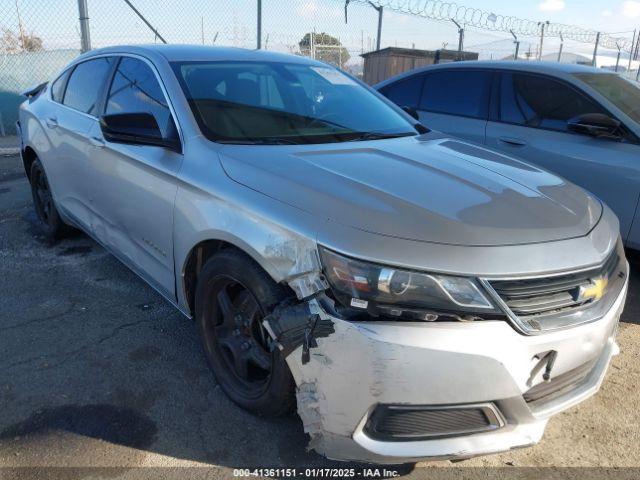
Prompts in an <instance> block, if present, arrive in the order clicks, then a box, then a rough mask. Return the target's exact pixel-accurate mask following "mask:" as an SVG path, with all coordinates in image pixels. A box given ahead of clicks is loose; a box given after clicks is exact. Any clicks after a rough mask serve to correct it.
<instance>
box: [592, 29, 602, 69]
mask: <svg viewBox="0 0 640 480" xmlns="http://www.w3.org/2000/svg"><path fill="white" fill-rule="evenodd" d="M599 43H600V32H598V33H596V46H595V47H594V48H593V59H592V60H591V66H592V67H595V66H596V57H597V56H598V44H599Z"/></svg>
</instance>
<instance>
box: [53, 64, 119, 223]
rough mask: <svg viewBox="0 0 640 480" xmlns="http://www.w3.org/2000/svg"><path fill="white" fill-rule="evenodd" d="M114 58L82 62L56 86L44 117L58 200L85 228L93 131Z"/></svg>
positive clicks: (56, 83)
mask: <svg viewBox="0 0 640 480" xmlns="http://www.w3.org/2000/svg"><path fill="white" fill-rule="evenodd" d="M112 62H113V57H100V58H95V59H92V60H87V61H86V62H82V63H79V64H78V65H76V66H75V67H73V69H72V70H70V71H69V75H68V78H67V77H66V72H65V75H63V76H61V77H60V78H59V79H58V80H56V82H54V84H53V85H52V97H51V108H50V109H49V111H48V115H47V117H46V118H45V119H44V128H45V129H46V131H47V134H48V136H49V139H50V142H51V146H52V155H51V161H49V162H46V164H45V170H46V172H47V177H48V178H49V181H50V182H51V185H52V190H53V192H54V195H55V196H56V203H57V205H58V206H59V207H61V208H62V209H63V210H64V211H65V212H66V213H67V214H70V215H71V216H72V217H73V219H74V220H75V221H77V222H78V223H80V224H81V225H82V226H83V227H85V228H88V225H89V218H90V217H91V214H90V210H91V206H90V204H89V199H88V194H89V191H90V188H91V187H90V185H89V184H88V174H89V173H88V170H87V163H88V161H89V155H90V154H91V148H90V147H91V138H90V130H91V128H92V127H93V125H94V124H96V122H97V114H98V109H99V103H100V100H101V97H100V96H101V93H102V88H103V85H104V84H105V82H106V78H107V76H108V74H109V72H110V70H111V66H112Z"/></svg>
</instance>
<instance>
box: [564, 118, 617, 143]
mask: <svg viewBox="0 0 640 480" xmlns="http://www.w3.org/2000/svg"><path fill="white" fill-rule="evenodd" d="M567 128H568V129H569V131H571V132H575V133H581V134H583V135H591V136H592V137H596V138H612V139H620V138H622V132H621V130H620V122H619V121H618V120H615V119H613V118H611V117H609V116H608V115H604V114H602V113H585V114H583V115H578V116H577V117H573V118H571V119H569V120H568V121H567Z"/></svg>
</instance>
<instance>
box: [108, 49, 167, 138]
mask: <svg viewBox="0 0 640 480" xmlns="http://www.w3.org/2000/svg"><path fill="white" fill-rule="evenodd" d="M105 113H106V114H107V115H109V114H115V113H150V114H151V115H153V116H154V117H155V119H156V122H158V127H160V130H161V131H162V134H163V135H165V136H167V135H168V133H169V129H170V128H172V120H171V113H170V110H169V106H168V104H167V100H166V98H165V96H164V93H163V92H162V88H161V87H160V84H159V83H158V80H157V79H156V76H155V74H154V73H153V70H151V67H149V65H147V64H146V63H145V62H143V61H142V60H138V59H137V58H131V57H122V59H121V60H120V63H119V64H118V68H117V69H116V72H115V75H114V76H113V82H112V83H111V88H110V89H109V96H108V97H107V106H106V109H105Z"/></svg>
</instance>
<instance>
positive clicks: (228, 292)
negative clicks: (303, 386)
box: [195, 249, 295, 417]
mask: <svg viewBox="0 0 640 480" xmlns="http://www.w3.org/2000/svg"><path fill="white" fill-rule="evenodd" d="M289 296H290V293H289V292H288V290H287V289H286V288H284V287H283V286H281V285H278V284H277V283H275V282H274V281H273V280H272V279H271V277H270V276H269V275H268V274H267V273H266V272H265V271H264V270H263V269H262V268H261V267H260V266H259V265H258V264H257V263H255V262H254V261H253V260H252V259H251V258H249V257H248V256H247V255H245V254H244V253H242V252H240V251H238V250H235V249H227V250H222V251H221V252H219V253H217V254H216V255H214V256H213V257H211V258H210V259H209V260H208V261H207V262H206V264H205V265H204V267H203V268H202V270H201V271H200V274H199V275H198V283H197V286H196V295H195V316H196V323H197V326H198V330H199V334H200V338H201V341H202V345H203V348H204V353H205V355H206V357H207V361H208V363H209V366H210V367H211V369H212V370H213V373H214V374H215V376H216V379H217V380H218V383H219V384H220V387H221V388H222V390H223V391H224V392H225V393H226V394H227V396H228V397H229V398H230V399H231V400H232V401H233V402H234V403H236V404H237V405H239V406H241V407H242V408H244V409H245V410H248V411H249V412H251V413H254V414H257V415H260V416H269V417H273V416H279V415H285V414H288V413H290V412H291V411H292V410H293V407H294V406H295V383H294V380H293V377H292V376H291V372H290V371H289V367H288V366H287V364H286V362H285V360H284V358H283V357H282V355H281V354H280V351H279V350H278V349H277V348H274V349H273V351H271V349H270V345H271V339H270V337H269V335H268V333H267V332H266V331H265V330H264V328H263V327H262V325H261V320H262V318H264V316H266V315H267V314H269V313H270V312H271V311H272V310H273V308H274V307H275V306H276V305H278V304H279V303H280V302H282V301H283V300H285V299H286V298H288V297H289Z"/></svg>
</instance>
